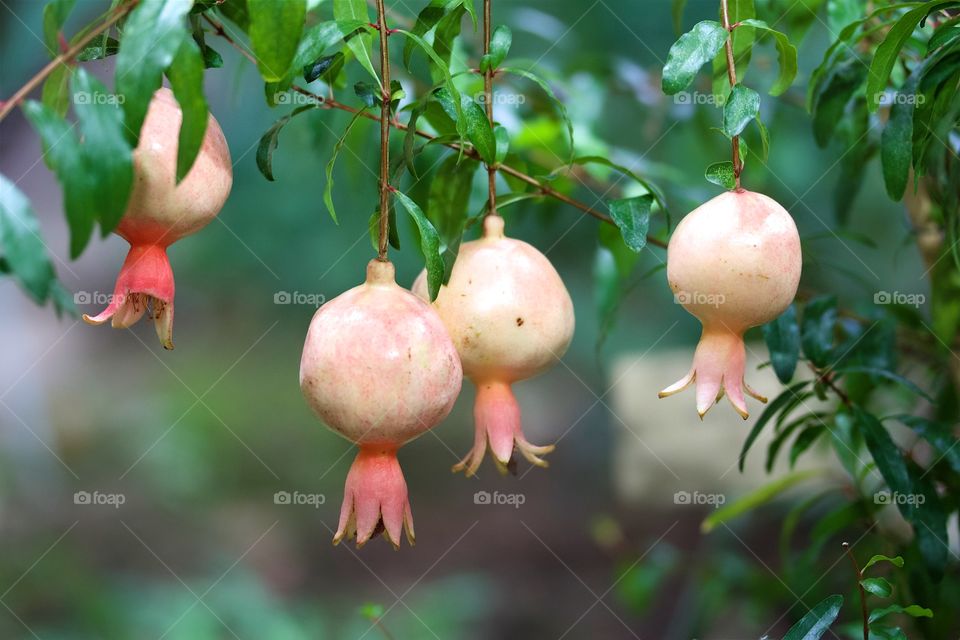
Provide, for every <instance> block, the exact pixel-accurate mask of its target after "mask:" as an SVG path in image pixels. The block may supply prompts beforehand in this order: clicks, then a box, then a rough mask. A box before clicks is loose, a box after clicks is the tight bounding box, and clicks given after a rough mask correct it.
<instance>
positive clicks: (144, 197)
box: [83, 88, 233, 349]
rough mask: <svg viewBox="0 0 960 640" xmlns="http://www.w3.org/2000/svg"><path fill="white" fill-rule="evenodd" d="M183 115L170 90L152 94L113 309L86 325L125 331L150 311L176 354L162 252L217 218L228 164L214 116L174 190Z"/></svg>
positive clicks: (169, 274)
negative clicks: (106, 324)
mask: <svg viewBox="0 0 960 640" xmlns="http://www.w3.org/2000/svg"><path fill="white" fill-rule="evenodd" d="M181 119H182V112H181V111H180V106H179V105H178V104H177V102H176V100H175V99H174V97H173V94H172V93H171V92H170V90H169V89H166V88H161V89H159V90H157V92H156V93H155V94H154V95H153V100H151V101H150V108H149V110H148V111H147V117H146V120H145V121H144V123H143V129H142V130H141V131H140V143H139V144H138V145H137V148H136V149H135V150H134V152H133V169H134V179H133V191H132V193H131V194H130V203H129V204H128V205H127V210H126V212H125V213H124V214H123V218H122V219H121V220H120V224H119V225H117V229H116V234H117V235H119V236H120V237H122V238H123V239H124V240H126V241H127V242H129V243H130V252H129V253H128V254H127V258H126V260H124V262H123V266H122V267H121V268H120V275H119V276H118V277H117V284H116V286H115V287H114V291H113V297H112V299H111V301H110V305H109V306H108V307H107V308H106V309H104V310H103V312H101V313H100V314H99V315H96V316H93V317H91V316H88V315H86V314H84V316H83V319H84V320H85V321H86V322H88V323H90V324H103V323H104V322H106V321H107V320H110V321H111V324H112V325H113V326H114V327H115V328H117V329H126V328H127V327H129V326H131V325H132V324H133V323H135V322H136V321H137V320H139V319H140V317H141V316H143V314H144V312H145V311H146V310H147V307H148V306H149V307H151V309H152V311H151V314H150V315H151V316H152V317H153V319H154V321H155V323H156V328H157V335H158V336H159V337H160V342H161V344H163V346H164V348H165V349H173V288H174V287H173V271H172V269H171V268H170V261H169V260H168V259H167V247H169V246H170V245H171V244H173V243H174V242H176V241H177V240H179V239H180V238H183V237H184V236H188V235H190V234H192V233H196V232H197V231H199V230H200V229H202V228H203V227H205V226H206V225H207V223H209V222H210V221H211V220H213V218H214V217H215V216H216V215H217V214H218V213H219V212H220V209H221V208H222V207H223V203H224V202H226V200H227V196H228V195H229V194H230V187H231V185H232V183H233V165H232V164H231V162H230V150H229V149H228V148H227V141H226V140H225V139H224V137H223V132H222V131H221V130H220V125H219V124H217V121H216V119H215V118H214V117H213V116H212V115H211V116H210V117H209V119H208V120H207V131H206V134H205V135H204V138H203V144H202V146H201V148H200V153H199V154H198V155H197V159H196V161H195V162H194V165H193V167H192V168H191V169H190V172H189V173H188V174H187V175H186V176H185V177H184V179H183V180H181V181H180V184H176V182H175V180H176V170H177V146H178V145H177V137H178V135H179V133H180V121H181Z"/></svg>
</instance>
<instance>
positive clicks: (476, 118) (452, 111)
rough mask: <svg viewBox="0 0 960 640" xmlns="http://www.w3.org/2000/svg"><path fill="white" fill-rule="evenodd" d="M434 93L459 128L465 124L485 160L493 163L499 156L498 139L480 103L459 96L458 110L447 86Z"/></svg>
mask: <svg viewBox="0 0 960 640" xmlns="http://www.w3.org/2000/svg"><path fill="white" fill-rule="evenodd" d="M433 95H434V97H435V98H436V99H437V101H438V102H439V103H440V105H441V106H442V107H443V110H444V111H446V113H447V115H448V116H450V117H451V118H452V119H453V120H454V121H455V122H457V123H458V129H459V128H460V126H461V125H462V126H463V128H464V131H465V133H466V136H467V139H468V140H469V141H470V143H471V144H472V145H473V146H474V148H475V149H476V150H477V153H479V154H480V157H481V158H482V159H483V161H484V162H485V163H487V164H492V163H493V162H494V161H495V160H496V158H497V140H496V138H495V137H494V135H493V130H492V129H491V128H490V122H489V121H488V120H487V114H486V113H484V111H483V109H482V108H480V105H478V104H477V103H476V102H474V101H473V100H471V99H470V98H469V97H467V96H459V97H460V103H459V105H460V108H459V110H458V109H457V102H456V99H455V98H454V96H452V95H451V94H450V92H449V91H448V90H447V89H446V88H440V89H437V90H436V91H434V92H433Z"/></svg>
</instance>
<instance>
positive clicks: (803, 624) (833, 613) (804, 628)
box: [783, 595, 843, 640]
mask: <svg viewBox="0 0 960 640" xmlns="http://www.w3.org/2000/svg"><path fill="white" fill-rule="evenodd" d="M842 606H843V596H840V595H833V596H830V597H828V598H826V599H825V600H823V601H822V602H820V603H819V604H818V605H817V606H815V607H814V608H813V609H811V610H810V612H809V613H807V615H805V616H803V617H802V618H801V619H800V622H798V623H797V624H795V625H793V626H792V627H790V630H789V631H787V635H785V636H783V640H819V639H820V638H822V637H823V636H824V634H825V633H826V632H827V631H829V630H830V626H831V625H832V624H833V622H834V621H835V620H836V619H837V616H838V615H840V607H842Z"/></svg>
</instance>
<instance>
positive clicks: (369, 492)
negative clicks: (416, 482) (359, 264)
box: [300, 260, 463, 547]
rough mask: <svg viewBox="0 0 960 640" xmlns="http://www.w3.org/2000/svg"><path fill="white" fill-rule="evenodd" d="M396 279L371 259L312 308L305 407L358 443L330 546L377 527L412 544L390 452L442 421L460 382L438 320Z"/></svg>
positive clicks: (360, 538)
mask: <svg viewBox="0 0 960 640" xmlns="http://www.w3.org/2000/svg"><path fill="white" fill-rule="evenodd" d="M394 278H395V274H394V268H393V265H392V264H391V263H390V262H387V261H380V260H372V261H370V263H369V264H368V265H367V279H366V281H365V282H364V283H363V284H361V285H360V286H357V287H354V288H353V289H350V290H349V291H346V292H345V293H343V294H341V295H339V296H337V297H336V298H334V299H333V300H331V301H329V302H327V303H326V304H324V305H323V306H322V307H320V309H318V310H317V313H316V314H315V315H314V317H313V320H312V321H311V323H310V329H309V330H308V332H307V338H306V341H305V343H304V347H303V356H302V358H301V360H300V388H301V390H302V391H303V395H304V397H305V398H306V400H307V403H308V404H309V405H310V407H311V409H313V411H314V413H316V414H317V416H319V417H320V419H321V420H323V422H324V423H325V424H326V425H327V426H328V427H329V428H330V429H332V430H334V431H336V432H337V433H339V434H340V435H342V436H343V437H345V438H346V439H348V440H350V441H351V442H355V443H357V444H358V445H359V446H360V452H359V453H358V455H357V458H356V460H354V463H353V466H352V467H351V468H350V472H349V474H348V475H347V482H346V487H345V489H344V501H343V507H342V508H341V514H340V523H339V527H338V529H337V533H336V535H335V536H334V539H333V541H334V544H338V543H339V542H340V541H341V540H343V539H344V538H351V537H356V540H357V546H363V545H364V544H365V543H366V542H367V541H368V540H370V538H371V537H373V536H374V535H375V533H376V532H377V531H378V529H379V527H378V525H379V524H380V523H382V524H383V530H384V531H385V532H386V534H387V537H388V539H389V540H390V542H391V543H392V544H393V545H394V547H399V545H400V531H401V529H405V530H406V532H407V539H408V541H409V542H410V543H411V544H412V543H413V518H412V516H411V512H410V504H409V501H408V499H407V485H406V482H405V481H404V479H403V473H402V472H401V470H400V465H399V463H398V462H397V457H396V454H397V449H399V448H400V447H401V446H402V445H403V444H405V443H406V442H409V441H410V440H412V439H413V438H416V437H417V436H419V435H421V434H423V433H425V432H426V431H427V430H429V429H432V428H433V427H434V426H436V425H437V424H438V423H440V422H441V421H442V420H443V419H444V418H446V417H447V415H448V414H449V413H450V410H451V409H452V408H453V403H454V402H455V401H456V398H457V395H459V393H460V387H461V385H462V382H463V370H462V368H461V365H460V358H459V356H458V355H457V351H456V349H455V348H454V346H453V342H452V341H451V340H450V336H449V334H448V333H447V330H446V328H445V327H444V326H443V323H442V322H441V321H440V317H439V316H438V315H437V313H436V312H435V311H434V310H433V309H431V308H430V306H429V305H428V304H426V303H425V302H423V301H422V300H420V299H419V298H417V297H416V296H414V295H413V294H411V293H410V292H409V291H407V290H406V289H403V288H401V287H400V286H398V285H397V283H396V281H395V279H394Z"/></svg>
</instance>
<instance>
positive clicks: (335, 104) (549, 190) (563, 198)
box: [203, 14, 667, 249]
mask: <svg viewBox="0 0 960 640" xmlns="http://www.w3.org/2000/svg"><path fill="white" fill-rule="evenodd" d="M203 17H204V19H205V20H206V21H207V22H208V23H209V24H210V26H212V27H213V28H214V31H215V32H216V35H218V36H220V37H222V38H223V39H224V40H226V42H227V43H229V44H230V46H232V47H233V48H234V49H236V50H237V51H239V52H240V54H241V55H243V56H244V57H245V58H247V59H248V60H249V61H250V62H252V63H254V64H257V59H256V58H255V57H254V56H253V55H252V54H251V53H250V52H249V51H247V50H246V49H244V48H243V47H242V46H240V44H239V43H238V42H236V40H234V39H233V38H231V37H230V36H229V35H228V34H227V33H226V30H225V29H224V27H223V25H222V24H220V23H219V22H217V21H216V20H214V19H212V18H210V17H209V16H207V15H206V14H204V16H203ZM291 89H292V90H293V91H296V92H297V93H300V94H303V95H305V96H309V97H310V98H312V99H313V100H314V102H315V103H316V104H317V106H318V107H320V108H324V109H337V110H339V111H346V112H347V113H352V114H356V113H358V112H359V111H360V110H359V109H356V108H354V107H351V106H350V105H347V104H344V103H342V102H339V101H337V100H335V99H333V98H328V97H325V96H321V95H318V94H316V93H314V92H312V91H309V90H308V89H304V88H303V87H300V86H297V85H293V86H292V87H291ZM361 117H363V118H367V119H368V120H375V121H379V120H380V117H379V116H377V115H376V114H373V113H370V112H369V111H364V112H362V113H361ZM390 124H391V125H392V126H394V127H396V128H397V129H398V130H400V131H409V130H410V127H408V126H407V125H405V124H403V123H402V122H398V121H397V120H396V119H394V120H392V121H391V123H390ZM413 133H414V135H416V136H418V137H420V138H423V139H425V140H434V139H435V138H436V136H435V135H433V134H431V133H428V132H427V131H422V130H420V129H415V130H414V131H413ZM443 145H444V146H446V147H449V148H450V149H453V150H454V151H456V152H458V153H463V155H465V156H467V157H468V158H472V159H474V160H478V161H482V158H480V154H479V153H477V150H476V149H474V148H472V147H461V146H460V145H459V144H457V143H456V142H444V143H443ZM497 168H498V170H499V171H500V172H501V173H505V174H507V175H509V176H512V177H514V178H516V179H517V180H520V181H521V182H524V183H526V184H528V185H530V186H531V187H533V188H534V189H536V191H537V192H538V193H540V194H542V195H543V196H546V197H548V198H553V199H554V200H558V201H560V202H563V203H564V204H568V205H570V206H571V207H574V208H576V209H579V210H580V211H582V212H583V213H585V214H587V215H588V216H591V217H593V218H596V219H597V220H600V221H601V222H605V223H607V224H615V223H614V222H613V218H611V217H610V216H608V215H607V214H605V213H603V212H602V211H597V210H596V209H594V208H593V207H591V206H590V205H588V204H586V203H584V202H581V201H579V200H577V199H575V198H571V197H570V196H568V195H566V194H564V193H561V192H559V191H557V190H556V189H554V188H553V187H551V186H549V185H547V184H545V183H543V182H540V181H539V180H537V179H536V178H534V177H532V176H530V175H528V174H526V173H524V172H523V171H520V170H519V169H515V168H514V167H511V166H510V165H507V164H503V163H501V164H499V165H497ZM647 244H648V245H651V246H654V247H660V248H661V249H666V248H667V243H666V242H664V241H663V240H660V239H659V238H656V237H654V236H652V235H648V236H647Z"/></svg>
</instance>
